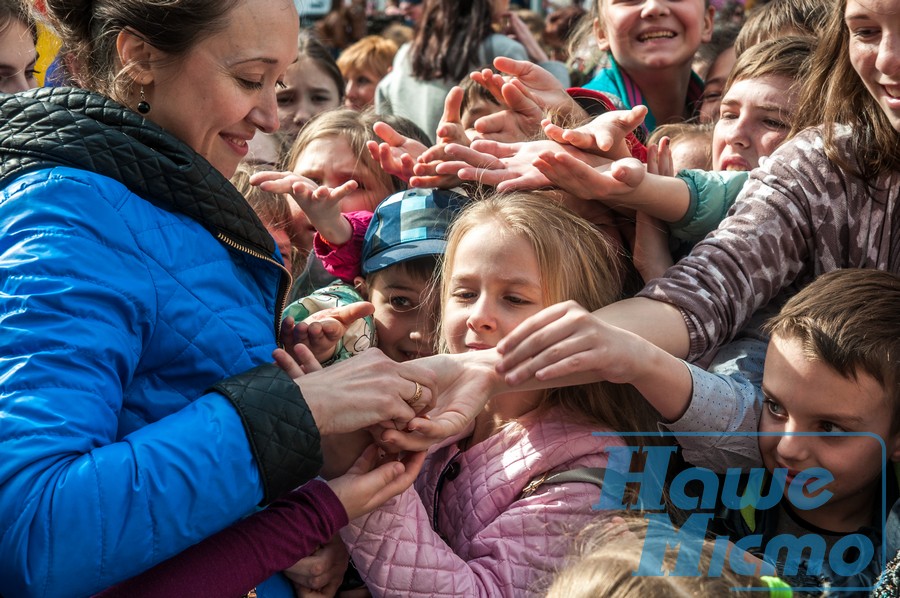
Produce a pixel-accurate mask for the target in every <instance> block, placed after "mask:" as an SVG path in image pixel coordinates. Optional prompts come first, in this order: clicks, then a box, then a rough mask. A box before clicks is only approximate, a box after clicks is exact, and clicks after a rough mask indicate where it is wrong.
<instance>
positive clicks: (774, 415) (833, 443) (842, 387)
mask: <svg viewBox="0 0 900 598" xmlns="http://www.w3.org/2000/svg"><path fill="white" fill-rule="evenodd" d="M762 387H763V393H764V394H765V397H766V400H765V404H764V405H763V412H762V416H761V418H760V422H759V431H760V432H869V433H872V434H876V435H878V436H880V437H881V438H882V439H884V441H885V443H886V445H887V458H888V459H893V460H896V459H897V458H898V457H900V440H898V435H891V434H890V426H891V421H892V419H893V406H892V405H891V404H890V403H889V402H888V400H887V397H886V396H885V391H884V388H883V387H882V386H881V385H880V384H879V383H878V382H877V381H876V380H875V379H874V378H872V377H871V376H870V375H868V374H866V373H859V374H858V376H857V379H856V380H854V379H851V378H845V377H843V376H841V375H840V374H838V373H837V372H836V371H835V370H833V369H832V368H831V367H830V366H828V365H826V364H825V363H823V362H822V361H811V360H810V359H809V358H808V357H806V356H805V355H804V353H803V347H802V345H801V343H800V342H799V341H798V340H796V339H791V338H782V337H780V336H777V335H776V336H774V337H773V338H772V341H771V342H770V343H769V348H768V352H767V354H766V364H765V370H764V373H763V384H762ZM759 449H760V452H761V453H762V457H763V461H764V463H765V465H766V469H768V470H769V471H772V470H773V469H775V468H779V467H781V468H786V469H788V483H790V481H791V480H792V479H793V476H794V475H796V474H797V473H798V472H800V471H803V470H805V469H809V468H811V467H821V468H824V469H825V470H827V471H828V472H830V473H831V475H832V476H834V481H833V482H831V483H830V484H828V486H826V489H827V490H829V491H831V492H833V493H834V496H832V497H831V499H829V500H828V502H827V503H825V505H824V506H822V507H819V508H818V509H815V510H813V511H800V512H798V515H800V517H802V518H803V519H805V520H806V521H808V522H809V523H812V524H813V525H816V526H818V527H821V528H824V529H827V530H831V531H856V530H857V529H858V528H859V527H860V526H862V525H869V524H870V522H871V518H872V507H873V505H874V504H875V503H876V493H877V492H878V491H879V488H880V479H881V472H882V453H881V444H880V443H879V442H878V441H877V440H875V439H874V438H869V437H825V436H770V437H760V439H759Z"/></svg>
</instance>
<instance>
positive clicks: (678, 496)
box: [0, 0, 900, 598]
mask: <svg viewBox="0 0 900 598" xmlns="http://www.w3.org/2000/svg"><path fill="white" fill-rule="evenodd" d="M407 4H413V5H416V6H418V5H420V4H421V11H417V13H416V14H417V19H416V22H415V23H412V27H413V34H412V37H411V41H408V42H406V43H404V44H402V45H399V47H398V44H397V43H395V42H394V41H393V40H388V39H386V38H385V37H383V36H381V35H370V36H366V37H362V36H357V37H361V39H358V40H357V41H355V43H352V44H351V43H349V41H350V40H348V43H347V44H345V45H346V47H340V48H336V47H333V46H326V45H323V44H322V43H321V41H320V40H318V39H316V38H315V37H314V36H313V35H312V34H311V33H310V32H303V33H301V36H300V38H299V46H298V47H299V54H298V59H297V60H296V61H295V62H294V63H293V64H291V65H290V67H288V69H287V72H286V73H285V74H284V77H283V80H280V81H279V89H278V90H277V118H278V120H279V121H280V130H279V131H278V132H277V133H273V134H271V135H269V136H268V137H267V138H258V139H256V140H255V141H254V142H253V144H254V145H253V146H252V147H251V151H250V155H249V156H248V157H247V159H246V160H245V163H244V164H243V165H242V166H241V168H240V169H239V170H238V172H237V174H235V176H234V177H233V178H232V182H233V184H234V185H235V187H237V188H238V190H239V191H240V192H241V194H243V196H244V197H245V198H246V199H247V201H248V203H249V204H250V206H251V207H252V208H253V210H254V212H255V213H256V215H257V217H258V218H259V220H260V221H261V222H262V224H263V225H264V226H265V228H266V229H267V230H268V231H269V233H270V234H271V235H272V237H273V238H274V239H275V242H276V246H277V249H278V255H279V256H280V257H281V259H282V261H283V265H284V268H285V269H286V271H287V272H288V273H289V274H290V281H291V289H290V293H289V295H288V301H287V304H286V305H285V306H283V307H284V309H283V311H282V313H281V314H280V317H281V322H282V325H281V339H280V344H281V345H282V348H279V349H278V350H276V352H275V353H274V355H273V359H274V361H275V362H276V364H277V365H278V366H279V367H280V368H281V369H282V370H284V371H285V372H286V373H287V374H288V375H289V376H290V377H291V378H293V379H295V380H297V379H301V378H303V377H304V376H306V375H308V374H310V373H311V372H314V371H318V370H320V369H322V368H332V367H334V368H344V371H350V369H351V368H353V367H355V366H354V364H355V363H358V362H360V361H361V360H363V359H366V356H365V353H367V352H369V354H370V355H372V354H374V353H375V352H376V349H377V350H378V351H380V352H381V353H383V354H384V355H386V356H387V357H389V358H390V359H392V360H394V361H396V362H407V361H414V360H415V361H416V362H418V363H421V364H422V365H423V366H424V367H427V368H430V369H431V370H433V371H437V372H440V375H439V376H438V381H437V382H436V384H434V385H431V386H429V387H427V388H426V387H425V385H421V384H420V383H418V382H416V383H415V391H414V392H411V393H410V395H411V398H410V399H409V401H408V403H409V404H410V405H411V406H413V408H414V409H415V410H416V411H417V417H415V418H413V419H412V420H411V421H409V422H408V425H406V426H405V427H404V426H399V427H395V426H393V425H391V422H385V423H384V424H382V425H376V426H370V427H368V428H366V429H363V430H357V431H355V432H352V433H347V434H341V435H338V436H331V437H329V438H328V439H327V440H323V450H325V451H326V452H328V453H329V454H331V455H332V456H333V458H332V459H330V460H328V469H327V470H325V471H323V472H322V475H323V476H324V477H325V478H328V482H327V484H326V483H325V482H324V481H322V480H314V481H312V482H310V483H309V484H307V485H305V486H303V487H301V488H299V489H296V490H294V491H293V492H292V493H290V494H289V495H288V496H287V500H285V501H281V502H274V503H272V504H270V505H269V506H268V507H267V508H266V509H264V510H261V511H260V512H258V513H256V514H254V515H251V516H249V517H247V518H246V519H244V520H242V521H241V522H239V523H238V524H235V525H234V526H232V527H230V528H226V529H225V530H222V531H221V532H219V533H218V534H216V535H213V536H211V537H208V538H207V539H206V540H204V541H202V542H200V543H198V544H196V545H195V546H193V547H192V548H191V549H189V550H188V551H186V552H184V553H182V554H180V555H177V556H175V557H173V558H171V559H169V560H166V561H164V562H162V563H161V564H159V565H157V566H156V567H154V568H152V569H150V570H148V571H146V572H145V573H143V574H142V575H139V576H137V577H134V578H133V579H131V580H128V581H125V582H124V583H122V584H120V585H118V586H114V587H112V588H109V589H108V590H106V591H105V592H104V593H103V594H102V595H103V596H105V597H106V598H111V597H116V596H151V595H152V596H169V595H173V596H174V595H184V593H185V592H187V593H191V594H192V595H197V596H204V595H210V596H211V595H236V596H239V595H242V594H243V593H244V592H246V591H248V590H250V589H251V588H252V587H253V586H256V592H257V595H258V596H260V597H264V596H289V595H290V593H291V591H294V592H296V593H297V594H298V595H335V594H337V595H343V596H357V595H367V594H365V592H369V593H371V595H373V596H396V595H411V596H448V597H449V596H485V597H488V596H490V597H494V596H511V597H512V596H525V595H546V596H552V597H562V596H616V597H618V596H621V597H625V596H635V597H637V596H651V595H652V596H675V595H679V596H680V595H685V596H687V595H690V596H709V597H712V596H723V595H728V593H733V594H736V595H747V596H752V595H757V594H758V592H759V591H761V590H766V589H767V590H768V592H769V595H771V596H791V595H794V596H799V595H815V596H827V595H842V596H854V595H869V594H870V593H872V592H875V591H877V592H878V595H879V596H900V582H898V581H897V579H898V574H897V570H898V568H900V566H898V561H897V559H896V555H897V554H898V551H900V520H898V518H900V482H898V478H897V470H895V466H894V464H895V463H896V462H900V199H898V197H900V99H898V98H900V7H898V6H897V5H896V3H895V2H892V1H891V0H839V1H837V0H836V1H833V2H825V1H824V0H772V1H771V2H768V3H764V4H760V3H758V2H757V3H756V4H757V5H756V6H753V7H752V9H751V10H749V11H748V13H749V17H748V18H747V20H746V22H743V23H741V22H738V21H736V20H735V19H734V18H733V13H732V16H731V17H729V19H727V20H726V19H720V18H717V13H716V7H715V6H713V5H711V3H710V2H709V1H708V0H707V1H704V0H636V1H627V2H623V1H619V0H590V1H589V2H588V6H585V7H584V8H585V9H587V10H586V11H582V10H580V7H578V10H575V9H572V10H567V11H566V12H565V13H563V11H562V10H561V7H559V8H557V9H556V10H559V11H560V15H563V14H565V15H566V25H565V28H566V30H568V29H570V28H577V26H576V25H575V24H574V19H575V17H576V16H577V17H580V18H582V19H583V20H582V26H581V29H582V30H585V31H586V30H588V29H590V27H589V26H592V29H593V37H594V44H595V47H596V50H597V54H598V55H599V56H600V57H601V58H600V63H601V65H602V66H601V68H599V69H597V70H596V71H595V72H592V73H591V75H593V76H592V77H589V81H588V82H587V83H586V84H585V85H584V86H583V87H581V88H567V86H568V81H569V79H570V75H571V78H572V80H579V79H580V77H579V76H578V73H577V72H574V71H571V72H569V71H567V70H566V69H565V68H563V67H564V65H563V64H562V63H561V62H559V61H556V60H550V57H561V58H566V57H569V56H571V57H572V58H573V59H577V58H578V56H579V55H580V53H583V52H584V46H583V45H582V46H581V47H577V45H576V44H573V45H572V48H571V51H563V49H562V48H561V47H560V46H561V44H560V43H559V42H557V43H556V47H555V48H553V49H552V50H551V47H550V46H549V45H548V46H542V45H541V40H540V36H539V35H538V36H535V35H534V34H533V33H531V32H528V30H527V28H526V27H525V24H524V21H522V18H521V16H520V15H518V14H517V13H514V12H511V11H510V7H509V2H506V1H503V0H491V1H489V0H454V1H453V2H446V1H443V0H424V1H423V2H415V3H407ZM575 4H576V5H577V4H579V3H577V2H576V3H575ZM354 6H356V5H355V4H354ZM0 8H3V10H4V11H6V12H9V9H8V8H7V7H6V6H5V5H4V6H3V7H0ZM357 8H359V7H357ZM407 8H409V7H407ZM748 8H750V7H749V6H748ZM360 9H361V8H360ZM346 10H350V8H347V9H346ZM398 10H399V9H398ZM582 13H584V14H583V16H582ZM23 14H24V13H11V15H9V16H7V15H4V14H0V18H5V19H6V25H5V26H4V29H3V30H2V31H0V34H2V35H3V36H5V37H9V36H13V37H12V38H11V39H8V40H5V41H3V43H0V51H6V50H4V48H6V47H7V45H14V44H15V45H16V46H17V47H18V46H21V45H22V44H23V43H24V42H27V41H28V39H32V40H33V41H35V42H36V36H35V35H34V24H33V23H32V22H31V21H29V20H23V19H25V17H23ZM573 15H574V16H573ZM561 18H562V16H560V19H561ZM586 23H587V25H588V26H586V25H585V24H586ZM504 27H505V29H504ZM344 33H347V34H348V35H349V33H350V29H346V31H344ZM510 37H512V38H514V39H510ZM335 39H336V38H334V39H331V40H330V43H334V41H335ZM23 40H24V41H23ZM4 44H6V45H4ZM25 45H28V44H27V43H26V44H25ZM16 51H17V52H18V55H21V56H24V63H25V64H26V66H25V70H24V72H25V73H26V75H27V76H26V79H27V80H30V77H31V76H30V75H29V73H33V72H34V57H35V56H34V55H33V53H32V52H31V47H30V46H29V48H28V51H27V52H23V51H22V50H21V49H18V50H16ZM335 55H336V56H337V58H336V60H335V58H334V56H335ZM21 56H20V57H21ZM7 62H9V61H7ZM19 62H23V60H19ZM17 64H18V63H17ZM572 64H574V62H570V63H569V66H571V65H572ZM2 66H3V65H2V64H0V67H2ZM11 68H12V67H11ZM16 68H18V70H19V71H22V68H21V67H20V66H19V67H16ZM0 74H2V73H0ZM12 79H13V77H12V76H9V77H4V81H7V80H9V81H12ZM251 84H252V83H251ZM10 86H11V87H10ZM8 87H9V89H6V88H3V91H16V90H17V89H18V88H17V87H15V86H14V85H13V83H11V82H10V83H8ZM269 132H270V133H271V131H269ZM370 304H371V305H370ZM0 333H2V329H0ZM357 399H358V401H360V402H362V401H365V400H366V397H365V396H363V395H360V396H359V397H357ZM0 416H2V411H0ZM0 421H2V417H0ZM0 441H2V439H0ZM663 455H664V456H665V457H663ZM393 461H397V462H400V463H402V464H403V467H400V466H399V465H396V464H393V469H391V466H392V465H391V463H392V462H393ZM378 475H381V476H382V477H383V479H377V476H378ZM653 488H656V489H657V493H656V494H657V496H656V498H654V497H653ZM617 492H618V496H620V498H621V499H622V500H619V501H616V500H613V498H614V497H615V496H617V494H616V493H617ZM335 497H336V498H335ZM314 515H317V516H314ZM288 522H289V523H288ZM2 532H3V530H2V529H0V535H2ZM679 546H680V548H678V547H679ZM260 547H265V549H261V548H260ZM310 555H311V556H310ZM686 563H687V564H686ZM223 570H227V571H228V572H229V575H219V574H218V572H220V571H223ZM278 572H283V575H281V576H276V577H272V575H273V574H275V573H278ZM267 580H268V581H267ZM876 587H877V590H876ZM0 590H2V585H0ZM360 592H363V593H362V594H361V593H360Z"/></svg>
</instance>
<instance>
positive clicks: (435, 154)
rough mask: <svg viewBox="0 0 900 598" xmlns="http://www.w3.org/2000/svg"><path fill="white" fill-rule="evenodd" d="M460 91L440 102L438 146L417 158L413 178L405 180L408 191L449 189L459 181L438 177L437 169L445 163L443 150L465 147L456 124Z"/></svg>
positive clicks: (450, 176) (448, 176)
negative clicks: (423, 188)
mask: <svg viewBox="0 0 900 598" xmlns="http://www.w3.org/2000/svg"><path fill="white" fill-rule="evenodd" d="M463 95H464V94H463V90H462V88H461V87H453V88H452V89H451V90H450V93H448V94H447V99H446V100H444V113H443V115H442V116H441V122H440V123H439V124H438V128H437V136H438V143H437V144H435V145H433V146H431V147H430V148H428V149H427V150H426V151H425V153H423V154H422V155H421V156H419V158H418V160H416V164H415V165H414V166H413V173H414V174H415V176H413V177H412V178H410V179H409V185H410V187H438V188H440V189H452V188H453V187H456V186H458V185H459V184H460V183H462V181H461V180H460V179H459V177H457V176H456V174H454V173H451V174H438V172H437V166H438V164H442V163H443V162H445V161H447V159H448V156H447V152H446V151H445V150H446V147H447V145H448V144H450V143H458V144H462V145H466V146H467V145H469V138H468V137H466V132H465V130H464V129H463V127H462V124H461V123H460V120H461V119H460V114H459V110H460V106H461V104H462V100H463Z"/></svg>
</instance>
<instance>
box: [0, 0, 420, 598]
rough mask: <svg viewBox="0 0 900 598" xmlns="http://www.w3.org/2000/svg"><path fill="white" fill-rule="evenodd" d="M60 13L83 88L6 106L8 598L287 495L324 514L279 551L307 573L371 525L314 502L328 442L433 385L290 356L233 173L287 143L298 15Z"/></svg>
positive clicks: (2, 204) (0, 581)
mask: <svg viewBox="0 0 900 598" xmlns="http://www.w3.org/2000/svg"><path fill="white" fill-rule="evenodd" d="M44 3H45V5H46V9H47V15H48V18H49V19H50V20H51V21H52V23H53V24H54V26H55V27H56V29H57V32H58V33H59V35H60V37H61V38H62V40H63V43H64V45H65V47H66V48H67V49H68V50H69V51H70V52H71V53H72V60H71V65H72V66H73V69H74V71H75V72H74V73H73V74H74V75H75V77H76V79H77V80H78V81H79V82H80V84H81V85H82V88H81V89H72V88H60V87H57V88H44V89H37V90H32V91H27V92H22V93H17V94H9V95H3V96H2V97H0V271H2V273H3V274H2V275H0V389H2V390H0V422H2V424H0V594H2V595H4V596H17V597H19V596H22V597H24V596H63V595H78V596H84V595H89V594H91V593H94V592H96V591H98V590H101V589H103V588H105V587H108V586H110V585H112V584H115V583H118V582H121V581H122V580H124V579H127V578H129V577H132V576H134V575H136V574H138V573H140V572H142V571H145V570H147V569H149V568H150V567H152V566H154V565H156V564H157V563H160V562H161V561H164V560H166V559H168V558H169V557H171V556H173V555H176V554H178V553H180V552H182V551H183V550H185V549H186V548H188V547H189V546H192V545H194V544H196V543H197V542H199V541H200V540H202V539H204V538H206V537H208V536H211V535H212V534H214V533H216V532H218V531H220V530H222V529H223V528H226V527H227V526H230V525H231V524H233V523H234V522H236V521H238V520H240V519H242V518H243V517H245V516H246V515H248V514H250V513H251V512H253V511H254V510H255V509H256V508H257V507H258V506H266V505H269V503H272V502H273V501H276V500H277V502H278V504H279V505H281V506H279V507H277V508H278V509H287V510H288V511H291V509H292V508H294V507H300V508H301V509H303V510H305V512H307V513H308V514H309V515H310V516H311V518H312V519H311V521H312V522H313V523H311V524H310V526H309V527H306V526H305V525H300V526H299V528H298V529H295V530H294V532H292V533H290V534H288V533H286V532H284V531H281V532H280V535H279V536H278V539H279V541H280V542H287V543H288V544H289V545H290V546H289V548H288V549H287V552H280V553H279V558H282V559H284V560H286V561H287V562H288V563H289V562H291V559H293V560H294V561H296V560H299V559H300V558H302V557H304V556H306V554H308V552H309V550H311V549H314V548H315V547H316V546H317V545H318V544H320V543H323V542H325V541H326V540H327V539H328V538H330V537H331V536H332V535H333V534H334V533H335V531H336V529H337V528H338V527H340V525H341V524H342V521H341V520H342V519H343V518H344V517H345V516H346V514H347V511H350V512H352V511H353V507H352V506H351V505H350V503H352V502H354V501H353V500H351V501H350V503H348V502H345V500H346V499H347V497H348V496H349V495H346V494H344V495H342V492H343V490H341V491H340V492H337V493H335V490H334V489H332V487H329V486H327V485H324V484H322V483H318V482H313V484H312V485H310V486H306V487H304V488H300V489H298V487H300V486H301V485H303V484H304V483H306V482H308V481H309V480H311V479H312V478H314V477H315V476H316V475H317V474H318V473H319V470H320V467H321V466H322V463H323V449H322V448H321V444H320V440H321V438H327V437H328V436H332V435H334V434H338V433H342V432H348V431H354V430H358V429H361V428H363V427H368V426H371V425H376V424H379V423H383V425H384V426H390V427H391V428H394V427H396V428H398V429H404V428H405V425H406V423H407V422H408V421H409V420H411V419H412V418H413V416H414V415H415V413H416V411H417V410H421V409H423V408H424V407H425V406H426V405H427V404H428V403H430V402H431V401H432V390H431V389H433V388H434V376H433V374H432V373H431V372H430V371H428V370H426V369H424V368H423V367H422V366H416V365H415V364H395V363H394V362H393V361H391V360H390V359H387V358H386V357H385V356H384V355H383V354H381V353H379V352H377V351H374V352H372V351H369V352H366V354H364V355H361V356H359V357H357V358H355V359H354V360H353V361H352V362H348V364H347V365H348V367H346V368H344V367H340V364H339V365H338V366H335V367H334V368H330V369H328V370H323V371H321V372H314V373H311V374H309V375H307V376H305V377H303V378H297V379H296V380H293V379H291V378H290V377H288V376H287V375H286V374H284V373H283V372H282V371H281V370H280V369H279V368H278V367H277V366H275V365H274V364H273V363H271V362H272V353H273V350H274V349H275V348H276V336H277V335H278V333H279V329H280V324H281V312H282V310H283V307H284V304H285V300H286V297H287V293H288V291H289V289H290V283H291V277H290V275H289V273H288V272H287V270H286V269H285V268H284V266H283V265H282V263H281V259H280V255H279V253H278V250H277V247H276V245H275V243H274V241H273V239H272V237H271V236H270V235H269V233H268V232H267V231H266V229H265V227H264V226H263V225H262V223H261V222H260V221H259V218H257V217H256V215H255V214H254V213H253V210H252V209H251V208H250V206H249V205H248V204H247V202H246V201H245V199H244V198H243V197H242V196H241V194H240V193H239V192H238V191H237V190H236V189H235V188H234V186H233V185H232V184H231V183H230V182H229V181H228V177H230V176H231V175H232V174H233V173H234V171H235V169H236V167H237V165H238V163H239V162H240V161H241V159H242V158H244V156H245V155H246V154H247V151H248V141H249V140H250V139H252V138H253V136H254V134H255V133H256V132H257V131H262V132H265V133H271V132H274V131H275V130H276V129H278V111H277V104H276V90H277V88H278V87H279V86H280V85H281V84H282V82H283V80H284V77H285V73H286V71H287V70H288V67H289V66H290V65H291V64H292V63H293V62H294V61H295V58H296V56H297V45H296V44H297V35H298V28H299V18H298V15H297V12H296V9H295V7H294V3H293V1H292V0H226V1H222V0H166V1H164V2H162V1H157V0H45V2H44ZM360 397H364V398H365V400H360ZM404 399H406V400H404ZM370 452H371V451H370ZM326 455H327V452H326ZM360 463H363V461H360V462H358V464H360ZM408 473H410V472H408V471H406V470H405V468H404V467H403V466H402V465H400V466H398V465H397V464H396V463H394V464H386V465H383V466H379V467H375V465H374V462H373V461H370V462H369V463H368V465H367V466H364V467H363V468H362V469H361V470H357V471H356V472H354V474H353V475H352V476H351V477H350V478H345V479H344V482H349V483H350V487H351V488H355V490H352V491H351V492H350V495H353V494H354V493H357V494H359V496H357V498H363V501H362V502H363V503H364V502H367V501H368V498H366V497H372V496H375V494H376V493H378V492H379V491H378V490H376V491H375V492H373V491H372V490H373V489H372V488H371V487H369V488H367V489H366V488H363V486H362V485H361V484H357V483H356V482H361V481H362V480H363V479H364V478H366V479H368V482H369V483H373V482H374V483H375V486H377V487H379V488H381V489H386V488H394V487H393V486H391V484H392V482H393V481H396V480H399V479H401V478H402V477H403V476H406V475H407V474H408ZM358 474H362V475H358ZM407 481H411V480H407ZM401 486H402V484H401ZM386 494H390V492H388V493H386ZM382 496H384V495H382ZM285 502H286V503H287V504H285ZM311 502H312V503H313V504H317V505H318V506H317V507H316V508H305V509H304V507H303V505H307V507H308V506H309V504H310V503H311ZM345 506H346V510H345ZM335 508H336V509H337V510H336V511H335ZM267 512H269V513H271V512H270V511H268V510H267ZM291 512H293V511H291ZM326 513H328V514H330V515H331V517H329V518H327V519H326V518H325V517H324V515H325V514H326ZM320 514H321V517H320ZM335 514H336V515H337V517H336V518H335V517H334V515H335ZM295 521H296V520H295ZM314 524H315V525H314ZM276 529H281V530H284V528H283V527H279V526H276ZM298 532H299V533H298ZM271 549H272V548H271V546H270V547H269V550H271ZM272 563H275V561H272V562H271V563H270V564H272ZM285 564H286V563H285V562H284V561H282V562H280V563H275V564H274V565H273V566H276V568H275V570H277V566H281V567H283V566H284V565H285ZM271 571H272V570H271V569H270V570H269V571H268V572H269V573H271ZM238 572H239V571H238V569H237V568H236V567H229V568H228V569H227V570H226V571H223V574H222V575H220V576H219V579H221V580H224V579H226V578H228V579H231V578H232V577H231V576H232V575H233V574H235V573H238ZM244 581H247V579H244ZM249 587H252V585H251V586H249Z"/></svg>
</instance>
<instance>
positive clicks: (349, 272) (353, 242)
mask: <svg viewBox="0 0 900 598" xmlns="http://www.w3.org/2000/svg"><path fill="white" fill-rule="evenodd" d="M344 218H346V219H347V221H348V222H349V223H350V227H351V228H352V229H353V232H352V233H351V235H350V240H349V241H347V242H346V243H344V244H343V245H340V246H339V247H332V246H331V245H329V244H328V243H326V242H325V240H324V239H323V238H322V236H321V235H320V234H319V233H316V236H315V238H314V239H313V250H314V251H315V252H316V257H317V258H319V260H320V261H321V262H322V265H323V266H325V269H326V270H327V271H328V273H329V274H331V275H333V276H335V277H337V278H340V279H341V280H343V281H344V282H346V283H347V284H351V285H352V284H353V279H354V278H355V277H357V276H361V275H362V246H363V240H364V239H365V237H366V229H367V228H369V222H371V221H372V212H346V213H345V214H344Z"/></svg>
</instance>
